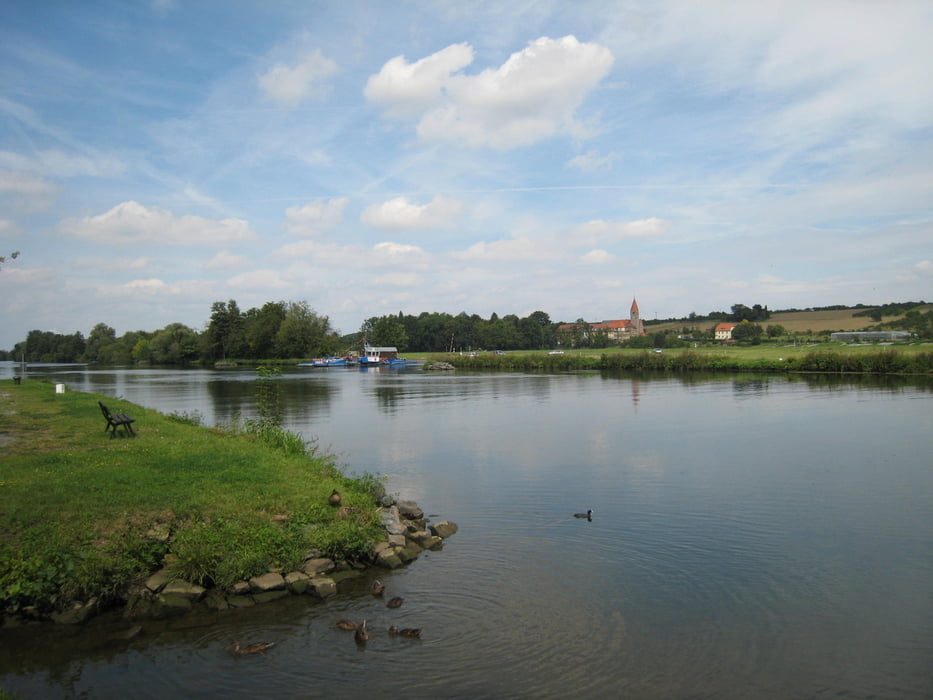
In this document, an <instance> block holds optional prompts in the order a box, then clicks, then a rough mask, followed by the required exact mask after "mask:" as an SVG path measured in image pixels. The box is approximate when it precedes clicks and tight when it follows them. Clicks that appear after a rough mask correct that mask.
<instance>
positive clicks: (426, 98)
mask: <svg viewBox="0 0 933 700" xmlns="http://www.w3.org/2000/svg"><path fill="white" fill-rule="evenodd" d="M472 62H473V48H472V47H471V46H470V45H469V44H453V45H451V46H448V47H447V48H445V49H441V50H440V51H438V52H437V53H433V54H431V55H430V56H427V57H425V58H422V59H421V60H420V61H415V62H414V63H409V62H408V61H406V60H405V57H404V56H396V57H395V58H393V59H391V60H389V61H387V62H386V64H385V65H384V66H382V69H381V70H380V71H379V72H378V73H377V74H376V75H372V76H370V78H369V80H368V81H367V82H366V87H365V89H364V90H363V94H364V95H365V96H366V99H368V100H370V101H371V102H375V103H376V104H378V105H381V106H382V107H383V108H384V109H385V110H386V115H387V116H389V117H391V118H393V119H403V118H406V117H415V116H417V115H418V114H420V113H421V112H423V111H424V110H425V109H428V108H429V107H432V106H434V105H435V104H437V103H439V102H440V101H441V100H442V97H443V96H442V91H443V89H444V87H445V85H446V84H447V82H448V81H449V79H450V76H451V75H452V74H453V73H456V72H457V71H458V70H460V69H461V68H465V67H466V66H468V65H470V64H471V63H472Z"/></svg>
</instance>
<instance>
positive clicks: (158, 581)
mask: <svg viewBox="0 0 933 700" xmlns="http://www.w3.org/2000/svg"><path fill="white" fill-rule="evenodd" d="M173 578H174V575H173V574H172V572H171V571H169V570H168V569H160V570H159V571H156V572H155V573H154V574H153V575H152V576H150V577H149V578H147V579H146V588H148V589H149V590H150V591H152V592H153V593H158V592H159V591H161V590H162V588H163V586H165V584H167V583H168V582H169V581H171V580H172V579H173Z"/></svg>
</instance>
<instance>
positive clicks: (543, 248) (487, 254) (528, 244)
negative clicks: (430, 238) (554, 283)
mask: <svg viewBox="0 0 933 700" xmlns="http://www.w3.org/2000/svg"><path fill="white" fill-rule="evenodd" d="M452 257H453V258H455V259H457V260H466V261H470V262H539V261H543V260H555V259H557V258H558V257H559V255H558V254H557V252H556V251H555V249H554V248H553V247H552V246H549V245H543V244H542V242H541V241H536V240H533V239H531V238H527V237H524V236H521V237H517V238H504V239H501V240H498V241H492V242H491V243H487V242H486V241H479V242H477V243H474V244H473V245H471V246H470V247H469V248H467V249H466V250H464V251H458V252H455V253H452Z"/></svg>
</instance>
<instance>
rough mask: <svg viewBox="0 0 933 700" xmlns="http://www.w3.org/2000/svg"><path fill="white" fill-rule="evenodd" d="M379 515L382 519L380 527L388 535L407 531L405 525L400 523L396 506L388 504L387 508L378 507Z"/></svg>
mask: <svg viewBox="0 0 933 700" xmlns="http://www.w3.org/2000/svg"><path fill="white" fill-rule="evenodd" d="M378 512H379V517H380V518H381V519H382V527H383V528H384V529H385V531H386V532H387V533H389V534H390V535H404V534H405V532H406V531H407V528H406V527H405V525H403V524H402V519H401V516H400V515H399V511H398V506H390V507H388V508H380V509H379V511H378Z"/></svg>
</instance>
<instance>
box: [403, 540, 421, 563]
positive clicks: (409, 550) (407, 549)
mask: <svg viewBox="0 0 933 700" xmlns="http://www.w3.org/2000/svg"><path fill="white" fill-rule="evenodd" d="M422 551H423V550H422V549H421V547H419V546H418V545H417V544H415V543H414V542H409V543H408V544H406V545H405V546H404V547H402V548H401V549H399V550H397V553H398V557H399V559H401V560H402V561H403V562H410V561H414V560H415V559H417V558H418V555H419V554H421V552H422Z"/></svg>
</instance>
